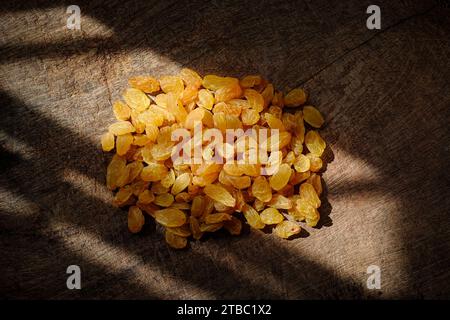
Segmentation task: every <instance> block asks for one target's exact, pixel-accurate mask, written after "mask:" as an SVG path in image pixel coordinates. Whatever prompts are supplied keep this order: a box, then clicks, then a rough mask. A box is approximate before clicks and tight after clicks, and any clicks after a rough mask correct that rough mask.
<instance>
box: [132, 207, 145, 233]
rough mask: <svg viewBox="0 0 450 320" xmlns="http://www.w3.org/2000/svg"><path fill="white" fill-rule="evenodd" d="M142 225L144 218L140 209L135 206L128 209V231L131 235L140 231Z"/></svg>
mask: <svg viewBox="0 0 450 320" xmlns="http://www.w3.org/2000/svg"><path fill="white" fill-rule="evenodd" d="M144 223H145V218H144V215H143V214H142V211H141V209H139V208H138V207H136V206H131V207H130V209H128V230H130V232H131V233H138V232H139V231H141V229H142V227H143V226H144Z"/></svg>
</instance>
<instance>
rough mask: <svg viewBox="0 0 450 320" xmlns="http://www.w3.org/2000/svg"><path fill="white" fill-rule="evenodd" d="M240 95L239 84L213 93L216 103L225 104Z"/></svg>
mask: <svg viewBox="0 0 450 320" xmlns="http://www.w3.org/2000/svg"><path fill="white" fill-rule="evenodd" d="M241 95H242V89H241V87H240V86H239V83H234V84H232V85H228V86H225V87H221V88H219V89H217V90H216V92H215V93H214V99H215V101H216V102H227V101H229V100H231V99H236V98H239V97H240V96H241Z"/></svg>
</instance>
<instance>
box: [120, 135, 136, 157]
mask: <svg viewBox="0 0 450 320" xmlns="http://www.w3.org/2000/svg"><path fill="white" fill-rule="evenodd" d="M132 143H133V136H132V135H131V133H126V134H123V135H120V136H117V141H116V150H117V154H118V155H119V156H123V155H125V154H126V153H127V152H128V150H129V149H130V147H131V144H132Z"/></svg>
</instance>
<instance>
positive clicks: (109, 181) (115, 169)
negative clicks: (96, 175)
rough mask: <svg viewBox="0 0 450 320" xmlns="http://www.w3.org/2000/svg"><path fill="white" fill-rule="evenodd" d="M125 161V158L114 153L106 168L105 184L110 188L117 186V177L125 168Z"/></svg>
mask: <svg viewBox="0 0 450 320" xmlns="http://www.w3.org/2000/svg"><path fill="white" fill-rule="evenodd" d="M126 164H127V161H126V159H125V158H123V157H121V156H119V155H117V154H116V155H114V156H113V158H112V159H111V162H110V163H109V165H108V167H107V169H106V186H107V187H108V189H110V190H114V189H116V188H117V187H118V179H119V177H120V174H121V172H122V171H123V170H124V169H125V168H126Z"/></svg>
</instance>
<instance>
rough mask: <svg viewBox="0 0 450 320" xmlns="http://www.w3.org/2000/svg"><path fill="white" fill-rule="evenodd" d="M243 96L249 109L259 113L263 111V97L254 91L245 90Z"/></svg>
mask: <svg viewBox="0 0 450 320" xmlns="http://www.w3.org/2000/svg"><path fill="white" fill-rule="evenodd" d="M244 96H245V98H246V99H247V101H248V103H249V106H250V108H252V109H254V110H256V111H257V112H261V111H262V110H263V109H264V97H263V96H262V95H261V94H260V93H259V92H258V91H256V90H253V89H245V91H244Z"/></svg>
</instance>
